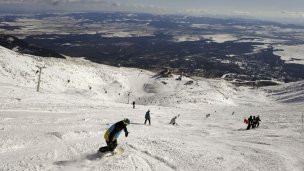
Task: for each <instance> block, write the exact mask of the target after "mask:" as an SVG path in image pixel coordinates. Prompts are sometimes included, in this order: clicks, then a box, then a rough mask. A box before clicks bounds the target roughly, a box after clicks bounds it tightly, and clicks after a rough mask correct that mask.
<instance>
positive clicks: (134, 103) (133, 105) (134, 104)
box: [132, 101, 135, 109]
mask: <svg viewBox="0 0 304 171" xmlns="http://www.w3.org/2000/svg"><path fill="white" fill-rule="evenodd" d="M132 104H133V109H135V101H133V103H132Z"/></svg>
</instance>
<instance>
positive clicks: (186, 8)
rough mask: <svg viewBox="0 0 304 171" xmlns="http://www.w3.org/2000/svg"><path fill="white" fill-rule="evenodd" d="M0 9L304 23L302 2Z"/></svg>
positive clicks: (32, 1) (137, 2)
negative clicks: (148, 14) (165, 15)
mask: <svg viewBox="0 0 304 171" xmlns="http://www.w3.org/2000/svg"><path fill="white" fill-rule="evenodd" d="M0 6H2V9H18V10H19V11H22V10H24V11H37V12H40V11H49V10H52V11H58V10H59V11H63V12H71V11H130V12H148V13H157V14H187V15H199V16H201V15H215V16H238V17H239V16H242V17H255V18H260V19H263V18H265V19H272V18H276V19H279V18H281V19H285V20H286V19H290V20H294V21H298V22H304V0H0ZM0 9H1V8H0Z"/></svg>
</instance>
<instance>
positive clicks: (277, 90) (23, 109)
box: [0, 47, 304, 171]
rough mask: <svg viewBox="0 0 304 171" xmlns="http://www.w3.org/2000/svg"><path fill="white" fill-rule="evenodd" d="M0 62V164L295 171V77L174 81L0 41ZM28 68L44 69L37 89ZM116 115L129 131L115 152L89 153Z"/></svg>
mask: <svg viewBox="0 0 304 171" xmlns="http://www.w3.org/2000/svg"><path fill="white" fill-rule="evenodd" d="M0 64H1V66H0V137H1V138H0V170H14V171H15V170H68V171H71V170H73V171H74V170H219V171H222V170H267V171H272V170H273V171H278V170H286V171H290V170H294V171H302V170H304V153H303V149H304V135H303V134H304V129H303V128H302V125H301V117H302V112H303V82H299V83H295V84H287V85H280V86H278V87H269V88H267V89H250V88H245V87H235V86H233V85H231V84H230V83H228V82H226V81H224V80H210V79H203V78H186V77H183V79H182V80H181V81H177V80H175V78H176V77H177V76H174V77H173V78H159V77H158V76H155V75H156V74H155V73H152V72H148V71H144V70H139V69H133V68H123V67H121V68H118V67H110V66H106V65H99V64H94V63H91V62H88V61H86V60H84V59H75V58H67V59H55V58H40V57H35V56H27V55H20V54H18V53H16V52H13V51H10V50H8V49H5V48H3V47H0ZM37 66H39V67H45V68H43V69H42V73H41V88H40V92H36V85H37V78H38V75H39V69H38V67H37ZM189 81H193V83H192V84H191V82H189ZM186 83H188V84H186ZM189 83H190V84H189ZM289 89H292V90H289ZM293 95H296V97H300V98H293V97H294V96H293ZM301 97H302V99H301ZM284 98H285V99H286V98H288V99H290V100H287V101H284ZM292 99H294V100H292ZM132 101H135V102H136V107H135V109H133V108H132V105H131V102H132ZM128 102H129V104H128ZM148 109H150V111H151V117H152V119H151V121H152V123H151V125H150V126H149V125H144V124H143V122H144V115H145V112H146V111H147V110H148ZM207 114H210V117H208V118H206V115H207ZM177 115H180V116H179V117H178V118H177V119H176V122H177V125H175V126H173V125H169V122H170V120H171V118H173V117H174V116H177ZM250 115H260V117H261V120H262V121H261V124H260V127H259V128H257V129H251V130H246V129H245V128H246V125H245V124H244V123H243V119H244V118H245V117H248V116H250ZM123 118H129V119H130V120H131V124H130V125H128V127H127V128H128V131H129V132H130V133H129V136H128V137H125V136H124V134H123V133H122V135H120V137H119V139H118V144H119V145H118V148H119V149H122V150H121V151H123V153H122V154H118V155H114V156H113V157H105V158H100V159H95V160H91V158H90V157H89V156H92V155H94V154H95V153H96V151H97V150H98V148H99V147H101V146H104V145H105V144H106V143H105V142H104V139H103V134H104V133H105V131H106V130H107V129H108V128H109V127H110V126H111V124H113V123H115V122H117V121H120V120H122V119H123Z"/></svg>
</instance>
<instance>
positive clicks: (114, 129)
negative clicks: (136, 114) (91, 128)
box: [98, 118, 130, 153]
mask: <svg viewBox="0 0 304 171" xmlns="http://www.w3.org/2000/svg"><path fill="white" fill-rule="evenodd" d="M128 124H130V120H129V119H127V118H125V119H124V120H122V121H119V122H117V123H115V124H113V125H112V126H111V127H110V128H109V129H108V130H107V131H106V133H105V134H104V139H105V140H106V143H107V146H105V147H101V148H99V150H98V151H99V152H101V153H104V152H108V151H112V152H113V151H114V150H115V148H116V147H117V138H118V136H119V135H120V133H121V131H122V130H124V132H125V136H126V137H128V134H129V132H128V130H127V125H128Z"/></svg>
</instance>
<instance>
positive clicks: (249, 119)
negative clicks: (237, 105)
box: [247, 116, 253, 130]
mask: <svg viewBox="0 0 304 171" xmlns="http://www.w3.org/2000/svg"><path fill="white" fill-rule="evenodd" d="M252 122H253V119H252V116H250V117H249V118H248V126H247V130H249V129H250V127H251V126H252Z"/></svg>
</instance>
